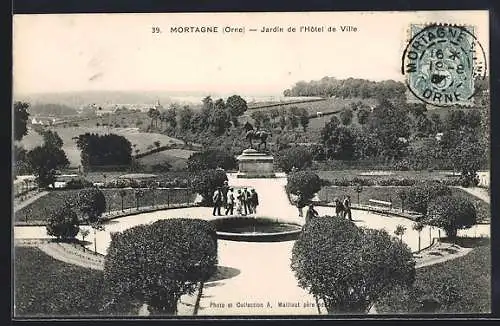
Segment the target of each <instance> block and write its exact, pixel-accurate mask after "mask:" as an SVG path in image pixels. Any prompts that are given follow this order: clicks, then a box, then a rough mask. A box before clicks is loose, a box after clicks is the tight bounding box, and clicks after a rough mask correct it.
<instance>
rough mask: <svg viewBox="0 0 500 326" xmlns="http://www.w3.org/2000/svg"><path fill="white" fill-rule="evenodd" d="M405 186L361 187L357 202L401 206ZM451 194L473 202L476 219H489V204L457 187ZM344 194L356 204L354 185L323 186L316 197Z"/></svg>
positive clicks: (326, 199) (356, 195) (321, 198)
mask: <svg viewBox="0 0 500 326" xmlns="http://www.w3.org/2000/svg"><path fill="white" fill-rule="evenodd" d="M404 188H406V187H396V186H376V187H363V191H362V192H361V193H360V194H359V204H361V205H369V204H370V203H369V201H368V200H369V199H376V200H383V201H388V202H391V201H392V205H393V207H394V208H401V200H400V199H399V197H398V194H397V193H398V190H401V189H404ZM451 191H452V194H453V195H454V196H462V197H465V198H468V199H469V200H471V201H472V202H473V203H474V206H475V207H476V211H477V215H478V220H479V221H482V222H486V221H490V217H491V210H490V205H489V204H488V203H486V202H484V201H482V200H481V199H479V198H476V197H474V196H473V195H471V194H469V193H468V192H465V191H464V190H462V189H459V188H451ZM344 195H350V196H351V201H352V203H354V204H358V193H357V192H356V187H354V186H348V187H343V186H339V187H334V186H332V187H323V188H322V189H321V190H320V191H319V193H318V197H319V199H320V200H322V201H327V202H332V201H333V199H334V198H335V197H337V198H343V196H344Z"/></svg>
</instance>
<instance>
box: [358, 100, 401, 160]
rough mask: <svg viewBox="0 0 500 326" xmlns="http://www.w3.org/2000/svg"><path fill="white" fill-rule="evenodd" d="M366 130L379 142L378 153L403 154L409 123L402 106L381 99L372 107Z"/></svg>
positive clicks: (395, 155)
mask: <svg viewBox="0 0 500 326" xmlns="http://www.w3.org/2000/svg"><path fill="white" fill-rule="evenodd" d="M367 127H368V130H369V132H370V133H371V134H373V136H374V137H375V139H377V141H378V142H380V146H381V148H380V154H381V155H383V156H385V157H387V158H390V159H392V158H398V157H401V156H404V154H405V150H406V148H407V147H408V143H407V142H405V141H404V139H408V137H409V136H410V123H409V117H408V115H407V112H406V111H405V110H404V107H399V108H397V107H395V105H393V104H392V103H391V102H389V101H387V100H382V101H381V103H380V104H379V105H378V106H376V107H375V108H374V109H373V112H372V113H371V115H370V118H369V119H368V123H367Z"/></svg>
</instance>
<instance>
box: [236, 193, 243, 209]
mask: <svg viewBox="0 0 500 326" xmlns="http://www.w3.org/2000/svg"><path fill="white" fill-rule="evenodd" d="M242 208H243V194H242V193H241V189H238V195H237V196H236V213H238V215H242Z"/></svg>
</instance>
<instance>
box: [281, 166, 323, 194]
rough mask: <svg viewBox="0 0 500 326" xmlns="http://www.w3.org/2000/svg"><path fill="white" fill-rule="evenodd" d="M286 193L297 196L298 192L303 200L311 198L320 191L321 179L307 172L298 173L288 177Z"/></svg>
mask: <svg viewBox="0 0 500 326" xmlns="http://www.w3.org/2000/svg"><path fill="white" fill-rule="evenodd" d="M287 180H288V182H287V186H286V187H287V191H288V193H291V194H297V192H298V191H300V192H301V193H302V194H303V196H304V199H305V200H310V199H311V198H313V196H314V194H315V193H317V192H318V191H320V190H321V184H322V182H321V179H320V178H319V176H318V175H317V174H316V173H313V172H309V171H298V172H294V173H291V174H289V175H288V178H287Z"/></svg>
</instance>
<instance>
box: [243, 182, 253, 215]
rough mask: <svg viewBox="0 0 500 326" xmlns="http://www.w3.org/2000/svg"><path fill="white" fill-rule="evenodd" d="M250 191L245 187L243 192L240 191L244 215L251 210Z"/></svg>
mask: <svg viewBox="0 0 500 326" xmlns="http://www.w3.org/2000/svg"><path fill="white" fill-rule="evenodd" d="M249 195H250V193H249V192H248V189H247V188H243V193H242V202H241V204H242V205H243V209H244V210H245V215H248V214H251V213H252V212H251V211H250V204H249V200H250V196H249Z"/></svg>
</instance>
